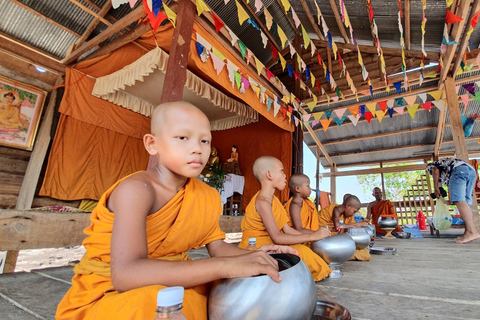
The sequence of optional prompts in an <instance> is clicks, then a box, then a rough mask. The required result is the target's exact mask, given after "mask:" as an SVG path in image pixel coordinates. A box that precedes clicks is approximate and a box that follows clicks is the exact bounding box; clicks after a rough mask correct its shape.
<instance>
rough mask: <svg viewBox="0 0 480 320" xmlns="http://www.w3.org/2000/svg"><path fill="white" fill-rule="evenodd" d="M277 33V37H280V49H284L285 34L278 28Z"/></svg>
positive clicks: (286, 39)
mask: <svg viewBox="0 0 480 320" xmlns="http://www.w3.org/2000/svg"><path fill="white" fill-rule="evenodd" d="M277 32H278V36H279V37H280V43H281V45H282V49H285V46H286V42H287V41H288V38H287V36H286V35H285V32H283V29H282V28H280V26H278V29H277Z"/></svg>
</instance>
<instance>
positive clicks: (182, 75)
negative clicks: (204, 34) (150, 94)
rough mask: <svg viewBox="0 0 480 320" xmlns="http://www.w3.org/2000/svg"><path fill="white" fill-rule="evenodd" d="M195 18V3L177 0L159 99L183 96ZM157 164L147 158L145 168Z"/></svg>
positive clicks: (167, 99)
mask: <svg viewBox="0 0 480 320" xmlns="http://www.w3.org/2000/svg"><path fill="white" fill-rule="evenodd" d="M194 18H195V5H194V4H193V2H192V1H190V0H179V1H178V11H177V23H176V28H175V31H174V32H173V39H172V45H171V48H170V56H169V58H168V64H167V70H166V72H165V80H164V84H163V89H162V98H161V99H160V101H161V102H162V103H163V102H172V101H180V100H182V98H183V88H184V87H185V82H186V80H187V63H188V53H189V52H190V40H191V38H192V32H193V20H194ZM156 164H157V160H156V157H152V156H151V157H150V158H149V159H148V165H147V168H148V169H151V168H153V167H155V166H156Z"/></svg>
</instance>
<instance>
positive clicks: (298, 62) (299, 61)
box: [297, 53, 302, 70]
mask: <svg viewBox="0 0 480 320" xmlns="http://www.w3.org/2000/svg"><path fill="white" fill-rule="evenodd" d="M297 64H298V70H302V58H300V55H299V54H298V53H297Z"/></svg>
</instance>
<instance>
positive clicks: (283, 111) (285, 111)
mask: <svg viewBox="0 0 480 320" xmlns="http://www.w3.org/2000/svg"><path fill="white" fill-rule="evenodd" d="M282 113H283V117H284V118H285V117H286V116H287V109H285V108H284V107H282Z"/></svg>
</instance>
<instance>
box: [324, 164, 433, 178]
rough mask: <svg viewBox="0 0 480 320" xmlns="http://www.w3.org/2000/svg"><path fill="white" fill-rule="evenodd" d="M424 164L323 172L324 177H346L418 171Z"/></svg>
mask: <svg viewBox="0 0 480 320" xmlns="http://www.w3.org/2000/svg"><path fill="white" fill-rule="evenodd" d="M425 167H426V165H425V164H411V165H406V166H395V167H380V168H371V169H361V170H349V171H337V172H332V173H324V174H323V177H324V178H329V177H332V176H335V177H348V176H357V175H365V174H382V173H393V172H407V171H418V170H425Z"/></svg>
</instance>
